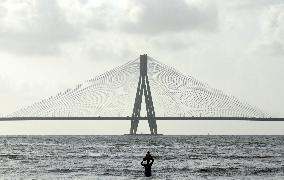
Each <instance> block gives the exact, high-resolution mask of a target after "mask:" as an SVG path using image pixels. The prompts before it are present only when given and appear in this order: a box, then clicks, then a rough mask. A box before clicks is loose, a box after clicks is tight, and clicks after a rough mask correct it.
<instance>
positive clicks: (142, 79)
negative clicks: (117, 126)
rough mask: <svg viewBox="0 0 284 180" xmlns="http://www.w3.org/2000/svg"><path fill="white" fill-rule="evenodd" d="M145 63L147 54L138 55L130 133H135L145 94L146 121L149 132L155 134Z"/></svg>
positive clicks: (154, 121) (153, 113)
mask: <svg viewBox="0 0 284 180" xmlns="http://www.w3.org/2000/svg"><path fill="white" fill-rule="evenodd" d="M147 63H148V59H147V54H144V55H140V76H139V82H138V87H137V92H136V97H135V103H134V108H133V113H132V120H131V127H130V134H136V132H137V128H138V123H139V118H140V111H141V103H142V96H143V94H144V96H145V103H146V111H147V117H148V118H149V119H148V123H149V128H150V132H151V134H157V124H156V120H155V110H154V105H153V101H152V96H151V90H150V84H149V80H148V75H147Z"/></svg>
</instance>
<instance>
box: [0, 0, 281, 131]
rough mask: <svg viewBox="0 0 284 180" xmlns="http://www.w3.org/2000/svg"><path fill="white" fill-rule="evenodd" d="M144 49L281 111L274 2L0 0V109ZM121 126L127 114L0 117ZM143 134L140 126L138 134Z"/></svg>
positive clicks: (64, 126)
mask: <svg viewBox="0 0 284 180" xmlns="http://www.w3.org/2000/svg"><path fill="white" fill-rule="evenodd" d="M144 53H147V54H148V55H150V56H151V57H153V58H155V59H157V60H159V61H161V62H163V63H165V64H168V65H170V66H173V67H175V68H176V69H178V70H179V71H180V72H182V73H184V74H189V75H192V76H194V77H195V78H197V79H199V80H201V81H203V82H206V83H207V84H209V85H210V86H212V87H215V88H217V89H221V90H223V91H224V92H226V93H227V94H231V95H234V96H235V97H237V98H239V99H240V100H243V101H245V102H248V103H249V104H251V105H253V106H256V107H258V108H260V109H262V110H263V111H264V112H266V113H269V114H271V115H272V116H274V117H284V109H283V108H284V83H283V80H284V1H283V0H257V1H255V0H231V1H227V0H212V1H205V0H204V1H203V0H119V1H113V0H111V1H107V0H58V1H56V0H0V114H3V115H5V114H9V113H11V112H13V111H16V110H18V109H19V108H22V107H25V106H27V105H30V104H32V103H34V102H36V101H39V100H41V99H43V98H46V97H49V96H52V95H55V94H56V93H57V92H59V91H63V90H65V89H67V88H70V87H74V85H76V84H77V83H80V82H82V81H85V80H87V79H90V78H92V77H94V76H96V75H99V74H100V73H103V72H105V71H106V70H110V69H112V68H114V67H116V66H118V65H121V64H124V63H125V62H128V61H130V60H133V59H135V58H137V57H138V56H139V55H140V54H144ZM130 113H131V112H130ZM106 126H109V127H106ZM129 127H130V122H126V121H125V122H98V121H96V122H90V121H86V122H75V121H72V122H60V121H58V122H48V121H45V122H35V121H27V122H0V134H123V133H128V131H129ZM139 127H140V126H139ZM158 129H159V131H160V132H161V133H165V134H207V132H209V133H212V134H283V133H284V122H280V123H276V122H271V123H264V122H262V123H260V122H214V123H212V122H210V123H209V122H205V121H202V122H170V121H168V122H160V121H158ZM148 131H149V130H148V125H147V124H146V122H143V123H141V127H140V128H139V130H138V132H144V133H146V132H148Z"/></svg>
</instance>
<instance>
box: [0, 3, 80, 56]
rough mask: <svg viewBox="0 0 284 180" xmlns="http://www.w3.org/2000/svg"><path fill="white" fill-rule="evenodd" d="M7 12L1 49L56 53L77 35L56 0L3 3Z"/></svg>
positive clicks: (24, 53) (21, 53) (1, 37)
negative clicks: (63, 44)
mask: <svg viewBox="0 0 284 180" xmlns="http://www.w3.org/2000/svg"><path fill="white" fill-rule="evenodd" d="M2 5H3V6H4V7H6V9H7V11H8V12H7V13H6V14H5V15H4V17H2V20H1V24H0V29H1V30H0V48H1V51H7V52H10V53H14V54H17V55H53V54H58V53H60V45H61V44H62V43H65V42H70V41H74V40H76V39H77V38H78V35H79V34H78V32H77V29H76V28H75V27H74V26H72V25H71V24H69V23H68V22H67V21H66V18H65V16H64V14H63V13H62V11H61V9H60V7H59V6H58V4H57V2H56V1H55V0H38V1H34V2H31V1H20V2H15V1H7V2H2Z"/></svg>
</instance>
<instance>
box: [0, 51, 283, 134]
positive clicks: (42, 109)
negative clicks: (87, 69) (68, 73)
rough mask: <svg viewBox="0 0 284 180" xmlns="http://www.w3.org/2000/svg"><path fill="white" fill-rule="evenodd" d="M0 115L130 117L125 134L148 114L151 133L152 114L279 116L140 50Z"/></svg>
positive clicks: (27, 117)
mask: <svg viewBox="0 0 284 180" xmlns="http://www.w3.org/2000/svg"><path fill="white" fill-rule="evenodd" d="M144 104H145V106H146V108H144V107H143V106H144ZM145 109H146V110H145ZM143 110H144V111H143ZM143 113H144V114H145V116H143V115H142V116H141V114H143ZM0 120H1V121H13V120H16V121H18V120H130V122H131V127H130V134H136V132H137V128H138V124H139V120H148V123H149V127H150V131H151V134H157V133H158V132H157V123H156V120H252V121H283V120H284V119H283V118H272V117H270V115H268V114H266V113H264V112H262V111H261V110H259V109H258V108H256V107H253V106H251V105H249V104H247V103H245V102H242V101H240V100H238V99H237V98H235V97H233V96H230V95H226V94H225V93H224V92H222V91H220V90H218V89H215V88H212V87H210V86H208V85H207V84H205V83H202V82H200V81H199V80H197V79H195V78H194V77H192V76H189V75H183V74H182V73H180V72H178V71H177V70H175V69H174V68H172V67H170V66H167V65H165V64H163V63H161V62H159V61H157V60H155V59H153V58H151V57H149V56H147V55H141V56H140V57H139V58H137V59H135V60H133V61H130V62H128V63H126V64H124V65H122V66H119V67H117V68H115V69H113V70H110V71H108V72H106V73H104V74H102V75H99V76H97V77H95V78H92V79H90V80H87V81H85V82H84V83H82V84H78V85H77V86H76V87H74V88H72V89H67V90H66V91H64V92H60V93H58V94H57V95H55V96H52V97H49V98H47V99H44V100H42V101H40V102H36V103H34V104H32V105H30V106H28V107H25V108H22V109H20V110H18V111H16V112H14V113H12V114H9V115H7V116H5V117H2V118H0Z"/></svg>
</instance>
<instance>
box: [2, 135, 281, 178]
mask: <svg viewBox="0 0 284 180" xmlns="http://www.w3.org/2000/svg"><path fill="white" fill-rule="evenodd" d="M147 151H150V152H151V154H152V155H153V156H154V158H155V162H154V164H153V166H152V170H153V171H152V174H153V177H152V178H151V179H284V136H123V135H121V136H0V179H71V178H72V179H147V178H145V177H144V175H143V170H144V169H143V167H142V166H141V165H140V162H141V160H142V158H143V157H144V156H145V154H146V152H147Z"/></svg>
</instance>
